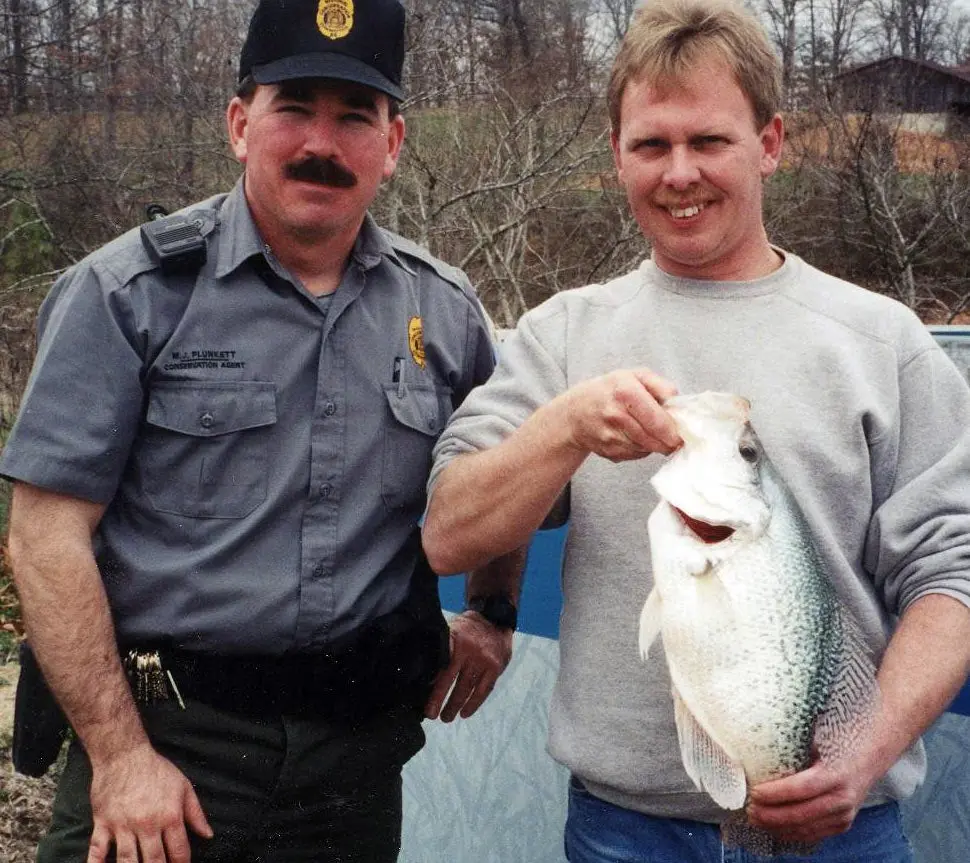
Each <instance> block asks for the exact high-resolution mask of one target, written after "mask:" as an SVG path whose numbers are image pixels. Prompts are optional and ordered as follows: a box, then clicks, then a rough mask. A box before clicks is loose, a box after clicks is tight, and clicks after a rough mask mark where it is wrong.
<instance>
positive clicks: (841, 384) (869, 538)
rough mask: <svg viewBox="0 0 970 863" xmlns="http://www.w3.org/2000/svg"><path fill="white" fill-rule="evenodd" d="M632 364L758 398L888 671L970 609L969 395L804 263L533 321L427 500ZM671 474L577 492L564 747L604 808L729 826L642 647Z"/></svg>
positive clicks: (565, 650) (612, 295)
mask: <svg viewBox="0 0 970 863" xmlns="http://www.w3.org/2000/svg"><path fill="white" fill-rule="evenodd" d="M633 367H647V368H650V369H652V370H654V371H655V372H657V373H659V374H661V375H663V376H664V377H665V378H667V379H668V380H670V381H672V382H673V383H675V384H676V385H677V386H678V388H679V389H680V391H681V392H682V393H691V392H701V391H703V390H721V391H726V392H732V393H736V394H738V395H742V396H745V397H746V398H748V399H749V400H750V401H751V403H752V424H753V426H754V428H755V430H756V431H757V433H758V435H759V437H760V438H761V441H762V443H763V444H764V447H765V450H766V452H767V454H768V456H769V458H770V459H771V460H772V462H773V463H774V464H775V466H776V467H777V468H778V471H779V472H780V474H781V475H782V476H783V477H784V479H785V480H786V482H787V483H788V485H789V487H790V489H791V490H792V492H793V493H794V495H795V497H796V498H797V500H798V502H799V504H800V505H801V508H802V510H803V512H804V513H805V516H806V518H807V519H808V522H809V524H810V525H811V527H812V529H813V531H814V534H815V537H816V541H817V543H818V546H819V550H820V551H821V553H822V556H823V558H824V561H825V563H826V566H827V570H828V574H829V576H830V578H831V579H832V581H833V583H834V584H835V587H836V589H837V591H838V593H839V594H840V595H841V597H842V599H843V600H844V601H845V602H846V603H847V605H848V606H849V607H850V608H851V609H852V610H853V612H854V613H855V615H856V617H857V618H858V620H859V622H860V624H861V625H862V627H863V629H864V631H865V633H866V635H867V638H868V640H869V642H870V643H871V645H872V647H873V648H874V650H875V651H876V654H877V656H878V655H879V654H881V651H882V650H883V649H884V647H885V645H886V642H887V640H888V638H889V635H890V634H891V630H892V627H893V625H894V621H895V618H896V617H897V616H898V615H900V614H902V613H903V612H904V611H905V610H906V608H907V606H909V605H910V604H911V603H913V602H914V601H916V600H917V599H919V598H920V597H922V596H925V595H926V594H929V593H943V594H946V595H948V596H951V597H953V598H955V599H957V600H959V601H960V602H962V603H964V604H965V605H967V606H970V434H968V429H970V392H968V388H967V385H966V383H965V381H964V380H963V378H962V377H961V375H960V373H959V372H958V371H957V370H956V369H955V367H954V366H953V364H952V363H951V362H950V360H949V359H948V358H947V357H946V356H945V355H944V354H943V352H942V351H941V350H940V349H939V348H938V347H937V346H936V344H935V342H934V341H933V339H932V337H931V336H930V335H929V333H928V332H927V331H926V329H925V328H924V327H923V326H922V324H921V323H920V322H919V320H918V319H917V318H916V317H915V316H914V315H913V314H912V313H911V312H910V311H909V310H907V309H906V308H905V307H903V306H902V305H900V304H898V303H896V302H894V301H893V300H890V299H887V298H886V297H883V296H880V295H877V294H874V293H871V292H869V291H866V290H863V289H861V288H859V287H856V286H854V285H851V284H848V283H846V282H843V281H840V280H838V279H835V278H833V277H831V276H828V275H826V274H824V273H822V272H820V271H819V270H816V269H815V268H813V267H811V266H809V265H807V264H806V263H805V262H803V261H802V260H800V259H799V258H797V257H796V256H794V255H791V254H788V255H786V260H785V263H784V265H783V266H782V267H781V268H780V269H779V270H777V271H776V272H774V273H772V274H771V275H769V276H767V277H765V278H763V279H759V280H756V281H753V282H745V283H736V282H716V283H714V282H698V281H692V280H688V279H680V278H675V277H671V276H668V275H667V274H665V273H663V272H662V271H661V270H659V269H658V268H657V267H656V266H655V265H654V264H653V263H652V262H650V261H647V262H645V263H644V264H643V265H642V266H641V267H640V268H639V269H638V270H636V271H634V272H632V273H629V274H628V275H626V276H623V277H621V278H618V279H616V280H614V281H612V282H609V283H607V284H605V285H590V286H587V287H584V288H579V289H577V290H572V291H565V292H563V293H560V294H558V295H556V296H555V297H553V298H551V299H550V300H548V301H547V302H545V303H543V304H542V305H541V306H539V307H538V308H536V309H534V310H532V311H531V312H529V313H528V314H526V315H525V316H524V317H523V318H522V320H521V321H520V322H519V326H518V328H517V329H516V330H515V331H514V333H512V334H511V335H510V337H509V338H508V339H507V340H506V341H505V343H504V345H503V348H502V355H501V359H500V363H499V366H498V368H497V369H496V371H495V373H494V375H493V377H492V378H491V380H490V381H489V382H488V383H487V384H485V385H484V386H482V387H479V388H478V389H476V390H474V391H473V392H472V393H471V394H470V395H469V396H468V398H467V399H466V400H465V402H464V404H462V406H461V407H460V408H459V410H458V411H457V412H456V414H455V415H454V416H453V418H452V420H451V423H450V425H449V426H448V428H447V430H446V431H445V433H444V434H443V435H442V437H441V439H440V441H439V442H438V445H437V447H436V449H435V462H434V468H433V470H432V474H431V478H430V481H429V492H430V491H433V488H434V484H435V482H436V480H437V477H438V476H439V474H440V472H441V470H442V468H443V467H444V466H445V465H446V464H447V462H448V461H449V460H450V459H451V458H453V457H454V456H456V455H459V454H461V453H464V452H472V451H477V450H482V449H485V448H488V447H491V446H494V445H495V444H497V443H498V442H500V441H501V440H502V439H503V437H504V436H506V435H508V434H510V433H511V432H512V430H513V429H514V428H515V427H517V426H518V425H520V424H521V423H522V422H524V421H525V419H526V418H527V417H528V416H529V414H530V413H531V412H532V411H533V410H535V409H536V408H537V407H538V406H540V405H542V404H544V403H545V402H547V401H549V400H550V399H552V398H554V397H555V396H557V395H559V394H560V393H562V392H563V391H564V390H566V389H567V388H569V387H571V386H573V385H575V384H577V383H579V382H580V381H583V380H585V379H588V378H591V377H595V376H598V375H601V374H604V373H606V372H609V371H612V370H615V369H621V368H633ZM660 463H661V457H660V456H656V455H654V456H650V457H648V458H645V459H643V460H640V461H634V462H625V463H622V464H614V463H612V462H610V461H608V460H606V459H603V458H599V457H597V456H591V457H589V458H587V459H586V461H585V462H584V463H583V465H582V466H581V467H580V469H579V470H578V471H577V472H576V474H575V475H574V476H573V479H572V482H571V486H570V529H569V535H568V541H567V548H566V557H565V564H564V571H563V593H564V607H563V613H562V621H561V635H560V653H561V664H560V670H559V678H558V681H557V683H556V687H555V690H554V693H553V698H552V705H551V710H550V731H549V751H550V753H551V754H552V756H553V757H554V758H555V759H557V760H558V761H560V762H562V763H563V764H565V765H566V766H567V767H568V768H569V769H570V770H571V771H572V772H573V773H575V774H576V775H578V776H579V777H580V778H582V779H583V780H584V782H585V784H586V785H587V787H588V788H589V790H590V791H592V792H593V793H594V794H596V795H597V796H599V797H601V798H603V799H606V800H609V801H611V802H613V803H616V804H618V805H621V806H624V807H627V808H630V809H635V810H638V811H642V812H647V813H651V814H654V815H660V816H671V817H680V818H692V819H697V820H708V821H717V820H719V816H720V815H722V814H723V813H722V811H721V810H719V809H718V808H717V807H716V806H715V805H714V804H713V802H712V801H711V800H710V798H709V797H708V796H707V795H706V794H703V793H700V792H698V791H697V790H696V789H695V787H694V785H693V783H692V782H691V780H690V779H689V778H688V776H687V774H686V773H685V771H684V768H683V766H682V764H681V759H680V750H679V747H678V743H677V732H676V729H675V727H674V712H673V704H672V700H671V695H670V681H669V677H668V675H667V670H666V664H665V662H664V660H663V656H662V653H661V651H659V650H655V652H654V653H653V654H651V657H650V659H649V661H647V662H643V661H641V660H640V658H639V655H638V651H637V622H638V616H639V612H640V608H641V606H642V604H643V602H644V600H645V599H646V597H647V594H648V593H649V591H650V589H651V587H652V578H651V573H650V554H649V547H648V540H647V530H646V522H647V517H648V516H649V514H650V512H651V511H652V510H653V508H654V506H655V504H656V503H657V497H656V494H655V492H654V491H653V489H652V487H651V486H650V483H649V479H650V477H651V475H652V474H653V473H654V471H655V470H656V469H657V468H658V466H659V465H660ZM526 589H528V586H526ZM924 772H925V757H924V753H923V749H922V745H921V744H917V745H916V746H914V747H912V749H911V750H910V751H909V752H907V753H906V754H905V755H904V757H903V758H902V759H900V761H899V762H898V763H897V764H896V765H895V766H894V767H893V768H892V770H891V771H890V772H889V774H888V775H887V776H886V778H885V779H884V780H883V781H882V782H881V783H879V785H877V787H876V788H875V789H874V791H873V794H872V796H871V801H870V802H877V801H880V800H885V799H887V798H901V797H905V796H907V795H909V794H911V793H912V792H913V790H914V789H915V788H916V786H917V784H918V783H919V782H920V781H921V780H922V777H923V775H924Z"/></svg>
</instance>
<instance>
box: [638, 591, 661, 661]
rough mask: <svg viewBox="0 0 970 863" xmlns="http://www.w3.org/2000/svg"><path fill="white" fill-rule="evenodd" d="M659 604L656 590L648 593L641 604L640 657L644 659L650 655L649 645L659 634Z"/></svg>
mask: <svg viewBox="0 0 970 863" xmlns="http://www.w3.org/2000/svg"><path fill="white" fill-rule="evenodd" d="M661 612H662V608H661V603H660V594H659V593H658V592H657V588H654V589H653V590H651V591H650V595H649V596H648V597H647V601H646V602H645V603H643V610H642V611H641V612H640V656H641V658H642V659H646V658H647V657H648V656H649V655H650V645H651V644H653V643H654V641H656V639H657V636H658V635H659V634H660V622H661Z"/></svg>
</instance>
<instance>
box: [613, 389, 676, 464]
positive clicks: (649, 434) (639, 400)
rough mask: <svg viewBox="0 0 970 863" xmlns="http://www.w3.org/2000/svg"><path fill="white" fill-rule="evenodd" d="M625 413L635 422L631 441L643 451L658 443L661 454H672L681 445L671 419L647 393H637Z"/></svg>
mask: <svg viewBox="0 0 970 863" xmlns="http://www.w3.org/2000/svg"><path fill="white" fill-rule="evenodd" d="M627 411H628V412H629V414H630V416H631V417H632V418H633V419H634V420H635V421H636V426H635V432H634V434H635V435H636V437H634V438H633V439H634V440H635V441H636V442H637V443H641V444H643V445H644V448H645V449H646V448H647V447H649V446H650V445H651V444H654V442H659V443H660V445H661V451H662V452H672V451H673V450H675V449H676V448H677V447H679V446H680V444H681V443H682V441H681V439H680V433H679V432H678V431H677V426H676V424H675V423H674V420H673V417H671V416H670V414H669V413H667V411H665V410H664V409H663V408H662V407H661V406H660V405H659V404H658V403H657V402H656V401H655V400H654V399H653V397H652V396H651V395H650V394H649V393H646V392H643V391H641V392H640V393H637V395H636V397H635V398H634V399H632V400H631V401H630V403H629V404H628V405H627ZM628 434H629V432H628Z"/></svg>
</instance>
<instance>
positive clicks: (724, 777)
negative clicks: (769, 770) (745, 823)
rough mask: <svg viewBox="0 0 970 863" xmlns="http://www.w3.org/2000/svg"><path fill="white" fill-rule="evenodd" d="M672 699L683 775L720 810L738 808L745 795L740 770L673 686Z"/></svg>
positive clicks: (744, 784) (744, 782) (742, 770)
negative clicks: (683, 769)
mask: <svg viewBox="0 0 970 863" xmlns="http://www.w3.org/2000/svg"><path fill="white" fill-rule="evenodd" d="M673 696H674V720H675V721H676V723H677V739H678V740H679V741H680V757H681V760H682V761H683V762H684V768H685V769H686V770H687V775H688V776H690V778H691V779H692V780H693V781H694V784H695V785H696V786H697V787H698V789H699V790H701V791H706V792H707V793H708V794H710V795H711V797H712V798H713V800H714V802H715V803H716V804H717V805H718V806H720V807H721V808H722V809H741V808H742V807H743V806H744V801H745V799H746V797H747V793H748V783H747V780H746V779H745V777H744V768H743V767H742V766H741V764H739V763H738V762H736V761H732V760H731V758H730V757H729V756H728V754H727V753H726V752H725V751H724V750H723V749H722V748H721V746H720V745H719V744H718V743H716V742H715V741H714V739H713V738H712V737H711V736H710V735H709V734H708V733H707V732H706V731H705V730H704V729H703V728H702V727H701V725H700V723H698V721H697V720H696V719H695V718H694V714H693V713H691V712H690V709H689V708H688V707H687V705H686V704H685V703H684V699H683V698H681V697H680V693H679V692H678V691H677V689H676V687H674V688H673Z"/></svg>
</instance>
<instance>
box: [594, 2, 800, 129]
mask: <svg viewBox="0 0 970 863" xmlns="http://www.w3.org/2000/svg"><path fill="white" fill-rule="evenodd" d="M712 56H713V57H716V58H718V59H720V60H723V61H724V62H726V63H727V65H728V67H729V68H730V69H731V71H732V72H733V73H734V78H735V80H736V81H737V83H738V86H739V87H740V88H741V90H742V91H743V92H744V94H745V96H747V98H748V101H749V102H750V103H751V107H752V109H753V111H754V118H755V122H756V123H757V127H758V128H759V129H762V128H764V127H765V126H766V125H767V124H768V122H769V121H770V120H771V118H772V117H774V116H775V114H777V113H778V111H779V108H780V106H781V65H780V63H779V62H778V57H777V55H776V54H775V52H774V50H773V49H772V47H771V43H770V42H769V41H768V37H767V35H766V33H765V31H764V28H763V27H762V26H761V23H760V22H759V21H758V20H757V19H756V18H755V17H754V15H753V14H752V13H751V12H749V11H748V10H747V9H746V8H745V7H744V6H743V5H742V4H741V2H740V0H646V2H644V3H642V4H641V5H640V6H639V7H638V8H637V11H636V12H635V13H634V16H633V20H632V21H631V22H630V28H629V30H627V34H626V36H625V38H624V39H623V44H622V45H621V46H620V51H619V53H618V54H617V56H616V60H615V61H614V63H613V71H612V72H611V74H610V83H609V87H608V89H607V105H608V107H609V112H610V125H611V126H612V127H613V131H614V132H619V130H620V103H621V102H622V100H623V92H624V90H626V87H627V84H629V83H630V82H631V81H640V80H646V81H650V82H656V83H657V84H661V85H669V84H672V83H676V82H678V81H682V80H683V79H684V78H685V77H686V76H687V75H688V74H690V72H691V71H692V70H694V69H695V68H697V66H698V64H699V63H701V62H702V61H704V60H708V59H710V58H711V57H712Z"/></svg>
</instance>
